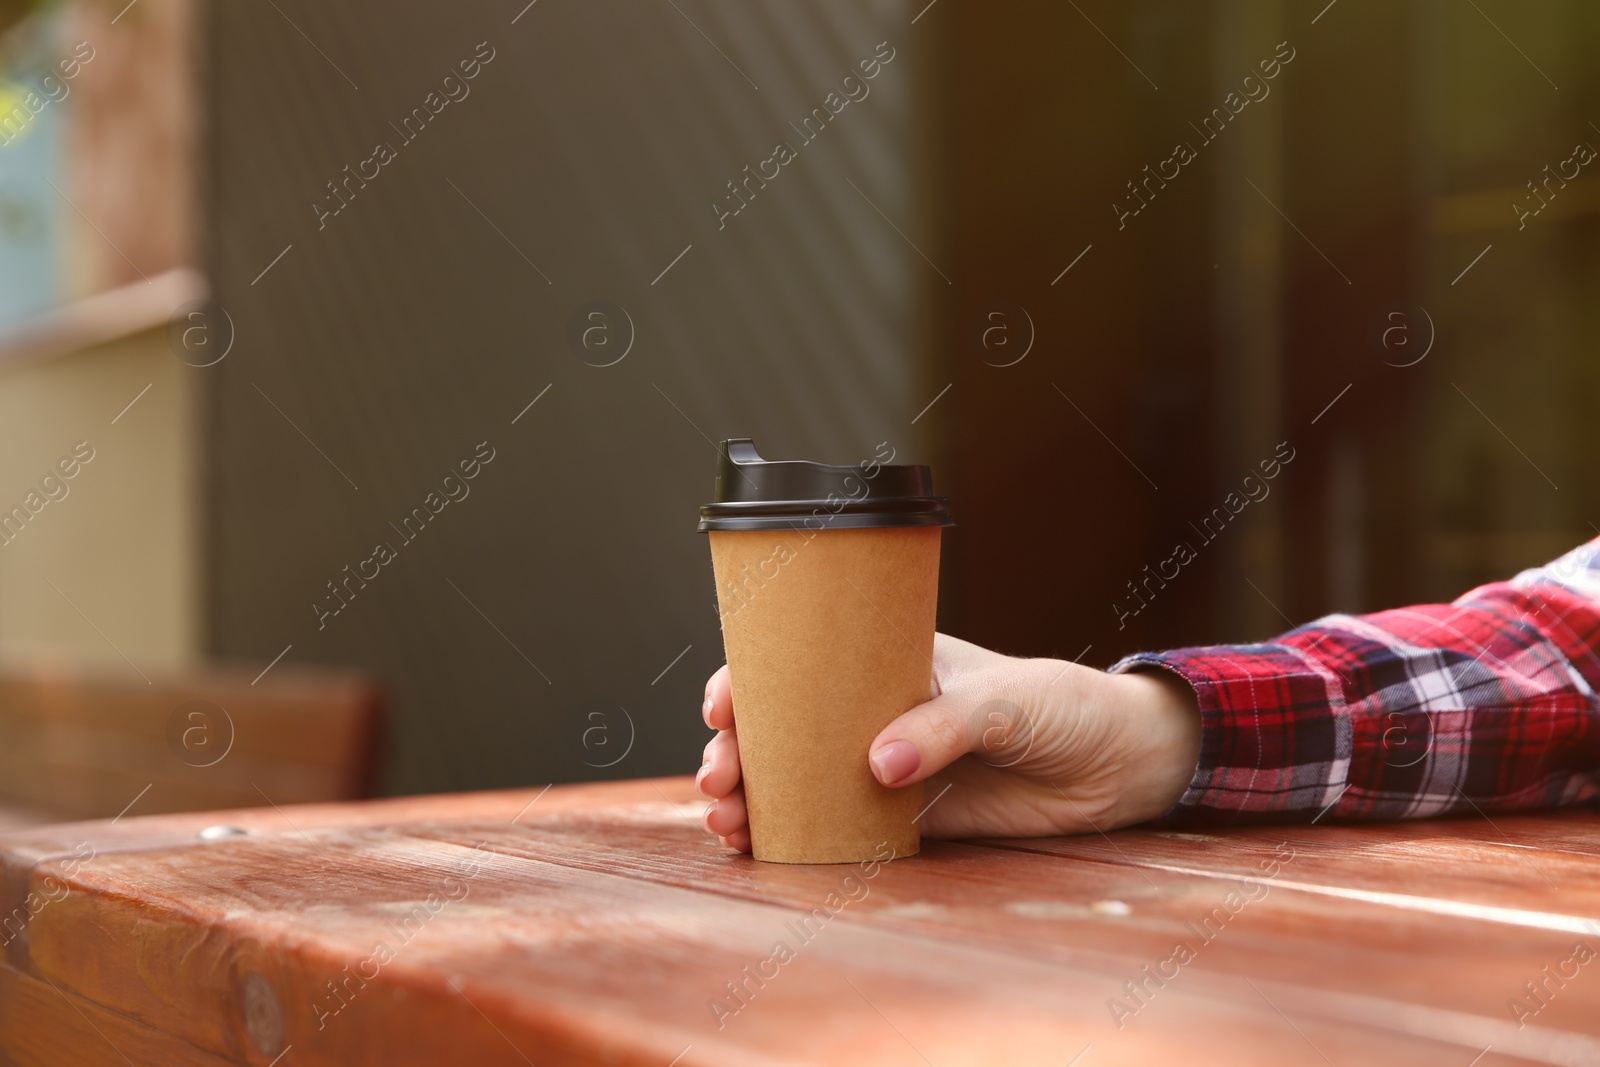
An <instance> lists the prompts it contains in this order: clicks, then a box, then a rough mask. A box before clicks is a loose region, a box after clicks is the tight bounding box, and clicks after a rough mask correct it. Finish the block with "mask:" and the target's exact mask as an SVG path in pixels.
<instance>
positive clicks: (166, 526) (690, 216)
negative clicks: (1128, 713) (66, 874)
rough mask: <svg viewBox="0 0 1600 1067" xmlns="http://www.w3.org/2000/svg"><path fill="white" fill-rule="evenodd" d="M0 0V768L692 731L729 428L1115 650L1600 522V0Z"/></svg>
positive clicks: (284, 777) (250, 771) (1010, 629)
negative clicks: (884, 451)
mask: <svg viewBox="0 0 1600 1067" xmlns="http://www.w3.org/2000/svg"><path fill="white" fill-rule="evenodd" d="M0 12H3V15H0V18H3V21H4V23H5V26H6V28H5V30H4V36H3V39H0V508H4V509H5V511H4V513H3V515H0V531H3V532H0V805H4V806H5V809H6V811H7V812H9V814H8V815H7V816H5V817H6V818H10V819H14V820H17V821H27V820H31V819H38V818H51V817H61V816H65V815H115V814H117V813H118V812H119V810H129V809H130V808H133V809H134V810H137V811H138V812H140V813H144V812H150V811H161V810H173V809H176V808H183V807H220V806H230V805H258V804H262V803H268V802H270V803H279V804H281V803H287V802H289V801H292V800H311V799H319V798H337V797H345V796H357V795H364V794H369V793H374V792H376V793H414V792H428V791H443V790H460V789H473V788H485V787H498V786H511V785H528V784H533V785H538V784H542V783H545V782H551V781H557V782H559V781H573V780H580V779H587V778H605V777H634V776H643V775H654V774H665V773H679V772H689V771H692V770H693V769H694V768H695V767H696V766H697V765H698V752H699V750H700V747H701V745H702V744H703V743H704V741H705V739H706V736H707V731H706V730H705V729H704V727H703V726H702V724H701V722H700V719H699V716H698V713H697V710H696V709H697V707H698V704H699V701H700V695H701V689H702V686H703V683H704V679H705V677H706V676H707V674H709V673H710V672H711V671H712V670H713V669H715V667H716V666H718V665H719V664H720V663H721V662H722V656H721V647H720V636H719V632H718V626H717V616H716V611H715V594H714V589H713V585H712V581H711V573H710V567H709V556H708V552H707V549H706V545H705V543H704V541H703V538H702V536H701V535H699V534H697V533H695V531H694V523H695V518H696V509H697V508H698V506H699V505H700V504H701V503H703V502H705V501H706V500H707V499H708V497H709V495H710V493H711V489H712V479H713V475H714V464H715V460H716V452H715V444H714V443H715V442H716V441H717V440H720V439H722V438H725V437H732V436H749V437H753V438H754V439H755V440H756V442H757V444H758V446H759V447H760V448H761V449H762V451H763V453H764V454H766V455H768V456H771V457H780V458H782V457H790V458H800V457H804V458H812V459H819V460H827V461H832V462H838V463H853V462H858V461H860V460H863V459H865V458H868V457H870V456H872V455H874V453H875V450H876V449H877V448H878V446H879V445H880V443H883V442H887V443H888V444H889V445H890V446H892V447H893V448H894V449H895V451H896V456H897V459H899V460H901V461H909V462H927V463H931V464H932V465H933V466H934V471H935V478H936V482H937V484H938V485H939V487H940V489H941V491H942V492H944V493H946V494H947V495H948V496H949V497H950V498H951V500H952V506H953V508H954V512H955V516H956V520H957V523H958V525H957V526H956V527H955V528H953V529H951V530H949V531H948V532H947V539H946V541H945V560H944V570H943V575H942V587H941V612H940V625H941V628H942V629H943V630H945V631H947V632H950V633H954V634H956V635H958V636H961V637H965V638H968V639H970V640H973V641H977V642H980V643H982V644H985V645H988V646H991V647H994V648H997V649H999V650H1001V651H1005V652H1009V653H1015V654H1028V655H1046V656H1055V657H1061V658H1065V659H1073V658H1078V659H1081V660H1082V661H1083V662H1086V663H1091V664H1094V665H1097V666H1106V665H1109V664H1110V663H1112V662H1114V661H1115V660H1116V659H1117V658H1118V657H1119V656H1121V655H1123V654H1125V653H1127V652H1130V651H1133V650H1135V649H1140V648H1155V647H1165V646H1173V645H1187V644H1203V643H1208V642H1216V641H1238V640H1247V639H1254V638H1264V637H1267V636H1269V635H1271V634H1272V633H1275V632H1277V631H1279V630H1282V629H1284V628H1287V627H1288V626H1289V625H1290V624H1291V623H1299V622H1303V621H1307V620H1309V619H1311V618H1313V617H1315V616H1317V615H1320V614H1323V613H1326V612H1330V611H1364V610H1374V609H1377V608H1380V607H1384V606H1392V605H1397V604H1401V603H1403V602H1408V601H1417V600H1424V599H1449V598H1452V597H1454V596H1456V595H1458V594H1459V593H1461V592H1462V591H1464V590H1465V589H1466V588H1468V587H1470V586H1472V585H1474V584H1476V583H1479V582H1482V581H1486V580H1490V579H1493V578H1499V577H1504V576H1506V575H1508V574H1510V573H1513V572H1515V571H1516V570H1518V569H1520V568H1523V567H1527V566H1532V565H1535V564H1538V563H1541V562H1544V561H1546V560H1547V559H1549V558H1551V557H1553V556H1555V555H1557V554H1559V553H1560V552H1562V551H1563V550H1565V549H1566V548H1568V547H1571V546H1572V545H1573V544H1576V543H1577V542H1579V541H1581V540H1583V539H1586V538H1589V537H1592V536H1595V535H1596V533H1597V532H1600V530H1597V528H1596V527H1595V525H1594V523H1595V522H1596V521H1600V500H1597V495H1600V485H1597V483H1596V481H1595V479H1593V478H1592V476H1591V471H1592V470H1593V467H1594V460H1595V444H1594V442H1593V435H1592V432H1588V433H1586V432H1585V431H1584V429H1583V428H1584V427H1585V426H1591V427H1592V426H1593V424H1594V405H1595V401H1596V399H1597V398H1600V361H1597V360H1596V358H1595V342H1594V336H1595V330H1596V322H1595V313H1594V304H1595V301H1594V293H1595V292H1596V287H1597V284H1600V262H1597V253H1600V178H1597V176H1596V175H1597V174H1600V170H1597V169H1596V167H1595V166H1594V165H1591V164H1592V163H1593V161H1594V159H1595V148H1594V147H1591V146H1595V145H1600V127H1597V126H1596V125H1595V122H1596V121H1600V106H1597V105H1600V100H1597V94H1600V85H1597V84H1596V78H1597V77H1600V74H1597V70H1596V67H1595V65H1594V64H1593V63H1592V62H1590V61H1589V57H1590V56H1592V54H1593V52H1594V49H1595V47H1596V45H1597V44H1600V9H1596V8H1595V7H1594V6H1593V5H1590V4H1584V3H1579V2H1577V0H1569V2H1565V3H1559V2H1548V3H1540V4H1529V3H1514V2H1510V0H1460V2H1458V0H1414V2H1403V3H1394V2H1390V0H1381V2H1380V0H1334V2H1333V3H1328V2H1327V0H1305V2H1302V0H1279V2H1274V0H1254V2H1248V3H1247V2H1243V0H1236V2H1228V0H1215V2H1210V3H1194V2H1189V0H1132V2H1123V3H1113V2H1109V0H1076V2H1071V3H1065V4H1063V3H1059V2H1049V3H1045V2H1037V3H1025V2H1017V3H1007V4H1003V5H998V4H980V3H977V2H975V0H935V2H934V3H928V2H927V0H910V2H909V3H902V2H897V0H885V2H878V3H871V4H863V3H860V2H858V0H837V2H812V3H805V4H796V3H776V2H774V3H734V2H731V0H662V2H660V3H655V2H651V3H627V4H623V3H618V2H601V3H584V4H579V3H574V2H572V0H536V2H534V3H527V2H526V0H495V2H493V3H490V2H480V0H472V2H463V3H458V4H451V5H449V6H448V7H442V6H438V5H421V4H404V5H396V4H379V3H376V2H370V0H363V2H352V3H345V4H338V5H325V4H314V3H309V2H305V0H216V2H200V0H132V2H129V0H107V2H101V0H63V2H34V3H8V4H5V5H3V7H0ZM869 75H870V76H869ZM779 146H785V147H786V148H787V151H786V152H784V151H780V150H779ZM69 472H70V473H69ZM1269 472H1270V477H1269ZM1180 545H1182V546H1184V548H1185V549H1187V551H1180V549H1179V547H1178V546H1180ZM380 546H381V547H380ZM135 805H137V807H136V808H135Z"/></svg>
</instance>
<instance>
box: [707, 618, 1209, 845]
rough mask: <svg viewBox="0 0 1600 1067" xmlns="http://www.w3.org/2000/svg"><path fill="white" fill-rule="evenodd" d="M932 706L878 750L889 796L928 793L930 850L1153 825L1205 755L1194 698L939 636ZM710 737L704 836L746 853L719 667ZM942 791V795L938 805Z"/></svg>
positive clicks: (1140, 678)
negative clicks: (941, 844) (954, 841)
mask: <svg viewBox="0 0 1600 1067" xmlns="http://www.w3.org/2000/svg"><path fill="white" fill-rule="evenodd" d="M933 668H934V669H933V691H932V699H930V700H928V701H927V702H925V703H922V704H918V705H917V706H916V707H914V708H912V709H911V710H910V711H907V712H906V713H905V714H904V715H901V716H900V717H899V718H897V719H895V720H894V721H893V722H892V723H890V724H889V725H888V726H886V727H884V729H883V730H882V731H881V732H880V733H879V734H878V736H877V737H876V738H874V739H873V742H872V746H871V748H870V750H869V753H868V763H869V765H870V766H871V768H872V773H873V775H874V776H875V777H876V778H877V779H878V781H880V782H882V783H883V784H884V785H887V786H906V785H912V784H914V783H916V782H921V781H927V783H928V796H929V798H930V799H932V798H934V797H940V799H938V801H937V802H936V803H934V804H933V805H932V806H931V807H930V808H929V809H928V810H927V812H926V813H925V814H924V815H923V817H922V831H923V833H924V834H925V835H926V836H929V837H1040V836H1049V835H1054V834H1074V833H1081V832H1085V831H1092V830H1109V829H1112V828H1114V827H1119V826H1129V825H1132V824H1134V823H1139V822H1144V821H1146V820H1148V819H1153V818H1156V817H1157V816H1159V815H1162V814H1164V813H1165V812H1167V811H1168V810H1169V809H1170V808H1171V807H1172V806H1173V805H1174V804H1175V803H1177V801H1178V799H1179V798H1180V797H1181V796H1182V795H1183V792H1184V790H1185V789H1186V788H1187V787H1188V785H1189V781H1190V779H1191V778H1192V776H1193V774H1194V769H1195V764H1196V762H1197V761H1198V759H1199V755H1200V712H1199V706H1198V705H1197V703H1196V701H1195V697H1194V692H1193V690H1191V689H1190V688H1189V686H1188V684H1187V683H1185V682H1184V681H1183V680H1182V679H1180V678H1177V677H1175V676H1174V675H1171V674H1168V673H1167V672H1165V671H1160V670H1153V671H1139V672H1134V673H1130V674H1106V673H1105V672H1104V671H1097V670H1095V669H1094V668H1092V667H1082V666H1079V665H1077V664H1073V663H1067V662H1064V661H1062V660H1053V659H1018V658H1015V657H1011V656H1004V655H1001V654H1000V653H998V652H990V651H989V650H987V649H984V648H980V647H978V646H977V645H974V644H971V643H969V642H967V641H962V640H959V639H958V638H954V637H950V636H948V635H946V634H938V635H936V637H935V639H934V644H933ZM701 714H702V715H703V716H704V717H705V721H706V725H708V726H710V727H711V728H712V729H714V730H716V731H717V735H716V736H715V737H713V738H712V739H711V741H710V742H709V743H708V744H707V745H706V749H705V762H704V764H703V765H702V766H701V768H700V773H699V774H698V775H697V776H696V777H695V787H696V788H697V789H699V791H700V793H701V795H702V796H705V797H709V798H710V799H711V800H712V804H711V805H710V807H708V808H707V809H706V815H705V825H706V829H707V830H709V831H710V832H711V833H713V834H716V835H718V836H719V837H721V838H722V841H723V844H725V845H727V846H728V847H730V848H733V849H736V850H738V851H740V852H749V851H750V826H749V820H748V817H747V815H746V811H745V802H744V786H743V784H742V782H741V778H740V772H739V747H738V741H737V734H736V727H735V715H734V707H733V695H732V690H731V689H730V686H729V681H728V668H727V666H726V665H723V666H722V667H721V668H720V669H719V670H718V671H717V672H716V673H715V674H713V675H712V676H711V679H710V680H709V681H708V682H707V683H706V698H705V703H704V705H703V706H702V708H701ZM946 785H948V786H950V788H949V790H948V792H944V793H943V795H942V796H940V793H941V791H942V790H944V789H945V787H946Z"/></svg>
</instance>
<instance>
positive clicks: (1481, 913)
mask: <svg viewBox="0 0 1600 1067" xmlns="http://www.w3.org/2000/svg"><path fill="white" fill-rule="evenodd" d="M1508 839H1509V840H1508ZM1546 841H1548V845H1546ZM1285 842H1287V843H1288V844H1289V845H1290V846H1291V847H1293V848H1294V849H1296V850H1297V852H1298V853H1299V858H1298V859H1297V860H1296V862H1295V869H1294V873H1293V875H1292V876H1286V877H1285V879H1284V881H1283V884H1291V883H1292V884H1294V885H1296V886H1297V887H1299V888H1300V889H1301V890H1302V891H1305V892H1313V893H1317V892H1320V893H1321V894H1323V895H1325V896H1328V897H1333V896H1342V897H1345V898H1352V897H1365V898H1369V899H1373V900H1381V901H1383V902H1385V903H1388V904H1389V905H1391V906H1393V907H1398V908H1404V909H1407V910H1411V911H1418V912H1430V911H1431V912H1432V913H1434V914H1440V915H1454V916H1458V917H1463V918H1478V919H1481V920H1483V921H1498V922H1505V923H1510V924H1513V925H1523V926H1530V927H1542V928H1545V929H1561V930H1565V931H1567V932H1568V933H1571V934H1574V935H1594V936H1600V815H1596V814H1594V813H1590V812H1571V813H1568V814H1566V815H1562V816H1549V815H1543V816H1512V815H1503V816H1498V817H1496V818H1495V819H1494V820H1493V822H1490V821H1489V820H1486V819H1458V820H1445V821H1438V822H1418V823H1401V824H1386V825H1380V826H1329V827H1320V826H1319V827H1272V828H1266V827H1253V828H1250V829H1248V830H1239V831H1227V832H1213V833H1184V832H1172V831H1149V830H1133V831H1124V832H1121V833H1118V834H1116V835H1114V838H1108V837H1105V836H1099V835H1085V836H1081V837H1061V838H1038V839H1031V840H998V839H996V840H992V841H989V842H987V844H990V845H992V846H994V847H997V848H1006V849H1021V850H1025V851H1033V852H1044V853H1049V854H1051V855H1057V856H1070V857H1075V858H1080V859H1093V860H1098V861H1100V862H1104V863H1113V864H1126V865H1132V866H1136V867H1139V868H1141V869H1147V870H1148V869H1163V870H1171V871H1178V872H1188V873H1192V874H1195V875H1197V876H1208V875H1209V876H1211V877H1215V878H1222V879H1227V878H1236V877H1239V876H1241V875H1244V874H1248V873H1249V872H1251V871H1252V870H1254V869H1255V867H1256V865H1257V864H1259V863H1260V862H1261V861H1262V860H1263V859H1266V858H1268V857H1270V856H1272V855H1273V854H1274V850H1275V849H1277V848H1278V847H1279V845H1280V844H1281V843H1285ZM1519 912H1528V913H1530V914H1527V915H1519V914H1517V913H1519Z"/></svg>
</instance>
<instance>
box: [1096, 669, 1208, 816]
mask: <svg viewBox="0 0 1600 1067" xmlns="http://www.w3.org/2000/svg"><path fill="white" fill-rule="evenodd" d="M1105 679H1106V681H1107V682H1108V683H1110V685H1111V688H1112V693H1113V706H1114V707H1116V708H1117V709H1118V711H1119V713H1120V715H1121V717H1122V720H1123V722H1124V724H1125V727H1126V730H1127V737H1128V740H1129V744H1128V747H1127V752H1128V755H1127V757H1126V759H1125V761H1124V768H1123V769H1124V781H1123V788H1122V789H1121V791H1120V794H1119V797H1118V801H1117V807H1116V809H1115V819H1114V825H1116V826H1130V825H1133V824H1135V823H1141V822H1148V821H1149V820H1151V819H1156V818H1159V817H1161V816H1162V815H1165V814H1166V813H1167V812H1169V811H1171V810H1172V808H1173V807H1174V806H1175V805H1176V804H1177V803H1178V801H1179V800H1181V799H1182V798H1183V795H1184V793H1185V792H1186V791H1187V790H1188V788H1189V784H1190V783H1191V782H1192V781H1193V780H1194V773H1195V768H1196V766H1197V765H1198V764H1199V762H1200V703H1199V701H1198V700H1197V699H1196V697H1195V694H1194V689H1193V688H1191V687H1190V685H1189V683H1188V682H1186V681H1184V680H1183V679H1182V678H1180V677H1178V676H1177V675H1175V674H1173V673H1171V672H1170V671H1165V670H1147V671H1130V672H1128V673H1126V674H1111V675H1106V676H1105Z"/></svg>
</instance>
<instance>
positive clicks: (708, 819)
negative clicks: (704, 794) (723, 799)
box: [700, 800, 717, 834]
mask: <svg viewBox="0 0 1600 1067" xmlns="http://www.w3.org/2000/svg"><path fill="white" fill-rule="evenodd" d="M716 810H717V802H716V801H715V800H713V801H712V802H711V803H709V804H707V805H706V810H705V814H704V815H702V816H700V821H701V822H703V823H705V824H706V830H707V831H708V832H710V833H713V834H714V833H716V831H715V830H712V829H711V813H712V812H714V811H716Z"/></svg>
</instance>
